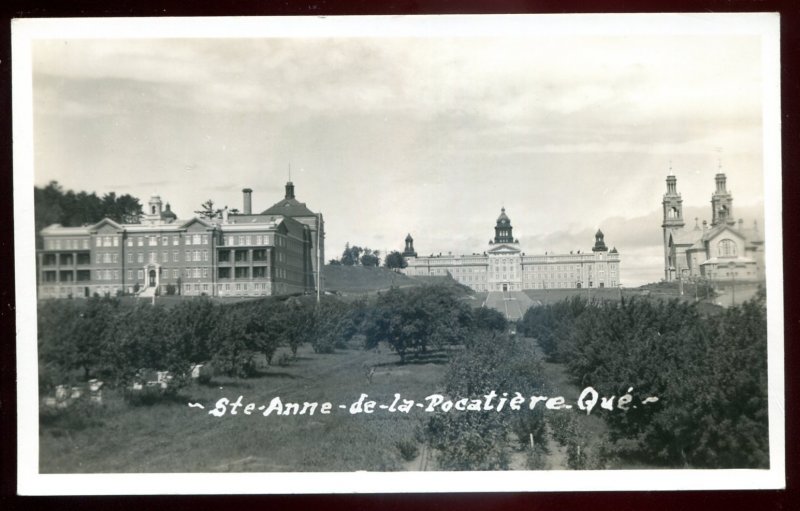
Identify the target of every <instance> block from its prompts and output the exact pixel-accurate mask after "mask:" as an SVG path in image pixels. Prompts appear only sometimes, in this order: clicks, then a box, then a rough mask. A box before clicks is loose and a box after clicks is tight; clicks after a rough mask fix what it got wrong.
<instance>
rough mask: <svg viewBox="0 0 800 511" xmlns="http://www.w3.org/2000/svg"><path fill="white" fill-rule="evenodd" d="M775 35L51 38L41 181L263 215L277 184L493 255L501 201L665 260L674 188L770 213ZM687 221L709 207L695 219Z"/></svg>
mask: <svg viewBox="0 0 800 511" xmlns="http://www.w3.org/2000/svg"><path fill="white" fill-rule="evenodd" d="M760 51H761V49H760V45H759V40H758V39H757V38H754V37H744V36H742V37H728V36H713V37H711V36H686V35H682V36H674V37H673V36H649V37H643V36H636V37H633V36H630V37H594V38H588V37H586V38H577V37H571V36H570V37H567V36H564V37H549V36H547V37H545V36H541V37H538V36H529V37H505V38H502V37H492V38H486V37H483V38H451V39H443V38H405V39H396V38H380V39H375V38H372V39H368V38H348V39H332V38H317V39H308V38H306V39H300V38H295V39H292V38H283V39H225V40H219V39H218V40H211V39H206V40H202V39H191V40H187V39H172V40H167V39H162V40H146V39H143V40H142V39H140V40H74V39H73V40H69V41H67V40H51V41H36V42H35V44H34V45H33V65H34V81H33V100H34V148H35V149H34V153H35V154H34V156H35V183H36V184H37V185H39V186H41V185H45V184H46V183H47V182H49V181H51V180H57V181H59V182H60V183H61V184H62V186H64V187H65V188H68V189H74V190H86V191H95V192H97V193H98V194H99V195H102V194H105V193H107V192H109V191H114V192H116V193H117V194H123V193H130V194H132V195H134V196H137V197H139V198H140V199H141V200H142V202H143V203H146V202H147V199H148V197H149V196H150V195H151V194H153V193H157V194H159V195H160V196H161V197H162V199H163V200H164V201H167V202H170V203H171V205H172V208H173V210H174V211H175V212H176V213H177V214H178V215H179V217H181V218H183V217H189V216H191V215H192V212H193V211H194V210H195V209H198V206H199V205H200V203H201V202H203V201H205V200H206V199H209V198H211V199H213V200H214V201H215V202H216V203H217V204H218V205H220V206H223V205H228V206H229V207H236V208H241V207H242V198H241V189H242V188H243V187H250V188H252V189H253V190H254V192H253V209H254V211H261V210H263V209H266V208H267V207H268V206H270V205H272V204H273V203H274V202H276V201H278V200H279V199H280V198H282V197H283V187H284V184H285V182H286V180H287V175H288V168H289V165H291V168H292V180H293V181H294V183H295V189H296V194H297V198H298V199H299V200H301V201H303V202H306V203H307V204H308V206H309V207H310V208H311V209H312V210H313V211H321V212H322V213H323V214H324V215H325V220H326V228H327V240H326V251H327V256H328V258H331V257H336V256H338V255H339V254H340V253H341V250H342V248H343V246H344V244H345V242H348V241H349V242H350V243H351V244H358V245H362V246H363V245H366V246H369V247H371V248H375V249H380V250H385V249H389V250H393V249H402V246H403V238H404V237H405V235H406V234H407V233H409V232H410V233H411V234H412V235H413V236H414V239H415V245H416V248H417V251H418V252H419V253H421V254H430V253H439V252H443V253H447V252H448V251H452V252H454V253H472V252H483V251H484V250H485V249H486V243H487V241H488V240H489V238H490V237H491V236H493V232H494V231H493V227H494V222H495V219H496V218H497V216H498V214H499V213H500V208H501V207H502V206H505V207H506V211H507V213H508V215H509V216H510V218H511V221H512V225H513V227H514V234H515V236H516V237H518V238H519V240H520V242H521V243H522V250H523V251H525V252H526V253H544V252H545V251H550V252H553V251H555V252H568V251H570V250H588V249H590V248H591V245H592V243H593V234H594V231H595V230H596V229H597V228H601V229H602V230H603V231H604V232H605V234H606V242H607V244H608V245H609V246H616V247H617V249H618V250H619V251H620V253H621V255H622V261H623V263H622V270H621V280H622V283H623V284H624V285H638V284H642V283H645V282H652V281H657V280H658V279H659V278H660V277H661V276H662V274H663V256H662V251H661V250H662V249H661V229H660V224H661V212H660V208H661V197H662V194H663V193H664V191H665V187H666V185H665V182H664V180H665V177H666V175H667V174H668V173H669V172H670V170H669V169H670V165H671V167H672V171H673V172H674V173H675V175H676V176H677V177H678V190H679V191H680V192H682V194H683V198H684V206H685V209H686V217H687V218H688V219H692V218H694V217H695V216H699V217H700V219H701V221H702V219H709V220H710V206H709V200H710V196H711V193H712V192H713V190H714V174H715V173H716V172H717V169H718V165H719V162H721V165H722V169H723V171H724V172H725V173H726V174H727V175H728V185H729V188H730V189H731V190H732V191H733V194H734V215H735V216H736V217H744V218H745V221H746V222H747V223H748V224H752V220H753V219H758V220H759V223H760V224H763V221H762V218H763V212H762V211H763V200H764V199H763V197H764V186H763V177H762V171H763V169H762V144H761V137H762V118H761V115H762V104H761V94H762V93H761V87H762V83H761V75H762V70H761V61H760ZM689 222H690V223H691V224H693V220H689Z"/></svg>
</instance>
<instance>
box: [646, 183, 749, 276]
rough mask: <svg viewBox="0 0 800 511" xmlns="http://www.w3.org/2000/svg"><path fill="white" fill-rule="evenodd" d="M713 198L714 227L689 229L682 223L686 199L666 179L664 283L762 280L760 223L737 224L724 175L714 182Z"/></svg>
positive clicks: (712, 214)
mask: <svg viewBox="0 0 800 511" xmlns="http://www.w3.org/2000/svg"><path fill="white" fill-rule="evenodd" d="M715 182H716V189H715V190H714V193H713V194H711V225H710V226H709V225H708V222H707V221H706V220H703V224H702V227H700V225H698V223H697V222H698V220H699V219H697V218H695V225H694V228H690V229H687V228H686V222H685V221H684V218H683V199H682V198H681V194H680V193H679V192H678V189H677V179H676V178H675V176H673V175H669V176H667V193H665V194H664V199H663V201H662V202H661V205H662V209H663V218H664V219H663V222H662V224H661V228H662V230H663V235H664V280H666V281H667V282H670V281H676V280H689V279H692V278H698V277H699V278H705V279H708V280H712V281H715V282H721V281H737V280H738V281H750V282H756V281H759V280H763V279H764V238H763V236H762V235H761V233H760V232H759V229H758V223H757V222H755V221H754V222H753V226H752V228H746V227H745V226H744V221H743V220H742V219H739V220H738V221H736V220H734V216H733V195H732V194H731V193H730V191H729V190H728V189H727V187H726V178H725V174H722V173H718V174H717V175H716V177H715Z"/></svg>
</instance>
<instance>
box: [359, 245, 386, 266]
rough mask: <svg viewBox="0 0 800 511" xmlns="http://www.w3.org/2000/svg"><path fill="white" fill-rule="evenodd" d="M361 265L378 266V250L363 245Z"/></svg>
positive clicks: (379, 259) (379, 260)
mask: <svg viewBox="0 0 800 511" xmlns="http://www.w3.org/2000/svg"><path fill="white" fill-rule="evenodd" d="M360 260H361V265H362V266H373V267H376V268H377V267H378V266H380V264H381V258H380V251H379V250H372V249H371V248H367V247H364V255H362V256H361V259H360Z"/></svg>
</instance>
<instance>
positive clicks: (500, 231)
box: [494, 208, 514, 243]
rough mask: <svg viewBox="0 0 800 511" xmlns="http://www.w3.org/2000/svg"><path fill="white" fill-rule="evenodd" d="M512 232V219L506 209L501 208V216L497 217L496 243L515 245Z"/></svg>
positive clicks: (495, 228)
mask: <svg viewBox="0 0 800 511" xmlns="http://www.w3.org/2000/svg"><path fill="white" fill-rule="evenodd" d="M511 230H512V227H511V219H510V218H508V215H506V208H501V209H500V216H499V217H497V224H496V225H495V226H494V242H495V243H514V236H512V234H511Z"/></svg>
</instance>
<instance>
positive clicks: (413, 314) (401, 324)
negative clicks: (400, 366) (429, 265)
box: [364, 286, 472, 363]
mask: <svg viewBox="0 0 800 511" xmlns="http://www.w3.org/2000/svg"><path fill="white" fill-rule="evenodd" d="M471 323H472V317H471V314H470V311H469V308H468V307H467V305H466V304H464V302H463V301H462V300H459V299H458V297H457V296H456V295H455V293H454V291H453V289H452V288H450V287H447V286H426V287H420V288H413V289H408V290H399V289H394V288H393V289H391V290H389V291H388V292H386V293H383V294H381V295H380V296H379V297H378V301H377V303H376V305H375V307H374V308H373V311H372V314H371V315H370V317H369V318H368V319H367V320H366V322H365V325H364V332H365V334H366V337H367V347H368V348H369V347H373V346H376V345H377V343H378V342H380V341H382V340H385V341H387V342H388V343H389V345H390V346H391V347H392V349H394V350H395V351H396V352H397V353H398V354H399V355H400V361H401V363H405V361H406V354H407V353H409V352H412V353H424V352H425V351H427V350H428V349H429V348H431V347H440V346H443V345H446V344H460V343H463V342H464V340H465V337H466V334H467V331H468V328H469V326H470V325H471Z"/></svg>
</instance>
